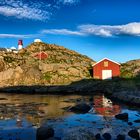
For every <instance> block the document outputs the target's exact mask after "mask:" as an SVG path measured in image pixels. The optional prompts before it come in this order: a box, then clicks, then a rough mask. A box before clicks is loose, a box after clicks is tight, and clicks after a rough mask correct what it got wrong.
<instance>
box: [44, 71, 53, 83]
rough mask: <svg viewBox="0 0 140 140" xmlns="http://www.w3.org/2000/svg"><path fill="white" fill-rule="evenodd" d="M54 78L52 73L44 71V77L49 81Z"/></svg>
mask: <svg viewBox="0 0 140 140" xmlns="http://www.w3.org/2000/svg"><path fill="white" fill-rule="evenodd" d="M51 78H52V76H51V75H50V73H44V75H43V79H45V80H47V81H50V80H51Z"/></svg>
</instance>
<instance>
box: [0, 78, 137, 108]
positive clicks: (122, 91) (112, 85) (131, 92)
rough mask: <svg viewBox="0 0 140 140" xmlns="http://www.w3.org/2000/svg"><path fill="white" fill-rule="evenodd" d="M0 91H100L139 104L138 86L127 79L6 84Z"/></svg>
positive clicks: (64, 93) (74, 93)
mask: <svg viewBox="0 0 140 140" xmlns="http://www.w3.org/2000/svg"><path fill="white" fill-rule="evenodd" d="M121 82H124V85H125V86H122V85H121ZM126 82H127V83H126ZM0 93H18V94H46V95H47V94H51V95H95V94H99V93H102V94H104V95H105V96H107V97H108V98H111V99H113V100H114V99H115V100H117V101H121V102H124V103H127V104H129V105H136V106H140V90H139V88H137V87H135V86H134V87H133V86H132V87H131V85H129V83H128V81H121V80H120V81H119V80H118V79H117V80H114V81H109V80H108V81H98V80H97V81H96V80H93V79H84V80H81V81H78V82H74V83H72V84H70V85H33V86H22V85H21V86H9V87H8V86H6V87H1V88H0Z"/></svg>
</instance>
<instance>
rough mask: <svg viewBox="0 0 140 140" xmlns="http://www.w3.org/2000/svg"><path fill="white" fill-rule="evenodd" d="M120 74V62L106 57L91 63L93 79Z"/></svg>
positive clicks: (109, 77) (108, 77)
mask: <svg viewBox="0 0 140 140" xmlns="http://www.w3.org/2000/svg"><path fill="white" fill-rule="evenodd" d="M119 76H120V64H119V63H117V62H115V61H112V60H110V59H108V58H104V59H102V60H101V61H99V62H97V63H95V64H94V65H93V77H94V78H95V79H102V80H104V79H112V78H113V77H119Z"/></svg>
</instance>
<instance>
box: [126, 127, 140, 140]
mask: <svg viewBox="0 0 140 140" xmlns="http://www.w3.org/2000/svg"><path fill="white" fill-rule="evenodd" d="M128 135H129V136H130V137H131V138H134V139H139V138H140V137H139V132H138V131H137V130H135V129H134V130H130V131H129V132H128Z"/></svg>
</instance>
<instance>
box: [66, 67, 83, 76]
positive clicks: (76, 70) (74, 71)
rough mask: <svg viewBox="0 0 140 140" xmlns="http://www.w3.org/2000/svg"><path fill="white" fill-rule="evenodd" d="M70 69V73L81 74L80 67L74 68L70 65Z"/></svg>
mask: <svg viewBox="0 0 140 140" xmlns="http://www.w3.org/2000/svg"><path fill="white" fill-rule="evenodd" d="M68 71H69V74H70V75H75V76H79V74H80V71H79V70H78V69H76V68H73V67H70V68H69V69H68Z"/></svg>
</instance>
